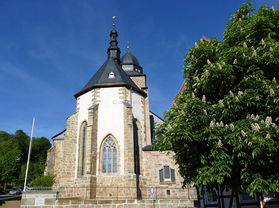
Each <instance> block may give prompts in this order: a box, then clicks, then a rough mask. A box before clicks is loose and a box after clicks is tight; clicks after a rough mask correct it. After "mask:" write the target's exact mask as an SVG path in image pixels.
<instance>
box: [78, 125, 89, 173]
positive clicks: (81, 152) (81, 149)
mask: <svg viewBox="0 0 279 208" xmlns="http://www.w3.org/2000/svg"><path fill="white" fill-rule="evenodd" d="M86 127H87V123H86V122H83V123H82V124H81V126H80V133H79V150H78V151H79V155H78V157H79V158H78V175H79V176H82V175H84V172H85V171H84V169H85V143H86Z"/></svg>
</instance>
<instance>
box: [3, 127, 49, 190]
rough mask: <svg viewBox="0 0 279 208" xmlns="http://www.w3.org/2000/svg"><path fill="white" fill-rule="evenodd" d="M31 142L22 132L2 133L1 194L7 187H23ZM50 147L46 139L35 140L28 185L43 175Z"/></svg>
mask: <svg viewBox="0 0 279 208" xmlns="http://www.w3.org/2000/svg"><path fill="white" fill-rule="evenodd" d="M29 142H30V138H29V137H28V136H27V135H26V134H25V133H24V132H23V131H22V130H17V131H16V132H15V134H9V133H7V132H4V131H0V192H2V191H5V189H6V186H10V187H12V186H22V185H23V183H24V177H25V171H26V162H27V156H28V148H29ZM50 146H51V145H50V142H49V140H48V139H47V138H45V137H41V138H33V142H32V152H31V158H30V166H29V174H28V183H30V182H32V181H33V180H34V179H35V178H37V177H41V176H42V175H43V173H44V169H45V161H46V156H47V151H48V149H49V148H50Z"/></svg>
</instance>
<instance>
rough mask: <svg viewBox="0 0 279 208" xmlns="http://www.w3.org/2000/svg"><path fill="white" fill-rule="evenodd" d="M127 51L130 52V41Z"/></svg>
mask: <svg viewBox="0 0 279 208" xmlns="http://www.w3.org/2000/svg"><path fill="white" fill-rule="evenodd" d="M127 51H128V52H130V41H127Z"/></svg>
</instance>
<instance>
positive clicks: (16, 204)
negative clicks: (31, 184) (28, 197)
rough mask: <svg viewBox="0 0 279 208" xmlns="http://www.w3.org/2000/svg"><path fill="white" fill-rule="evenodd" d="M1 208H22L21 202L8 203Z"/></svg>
mask: <svg viewBox="0 0 279 208" xmlns="http://www.w3.org/2000/svg"><path fill="white" fill-rule="evenodd" d="M0 207H1V208H20V201H19V200H17V201H6V202H5V204H2V205H0Z"/></svg>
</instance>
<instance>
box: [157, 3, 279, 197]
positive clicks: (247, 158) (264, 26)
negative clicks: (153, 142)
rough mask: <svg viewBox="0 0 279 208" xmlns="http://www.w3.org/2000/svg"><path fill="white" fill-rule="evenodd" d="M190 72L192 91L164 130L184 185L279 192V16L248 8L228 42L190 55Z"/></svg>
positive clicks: (204, 45)
mask: <svg viewBox="0 0 279 208" xmlns="http://www.w3.org/2000/svg"><path fill="white" fill-rule="evenodd" d="M184 72H185V75H186V82H185V87H184V91H183V92H181V93H180V94H179V95H178V96H177V97H176V98H175V101H174V103H173V105H172V106H171V108H170V109H169V111H167V112H166V113H165V118H166V120H165V121H164V123H163V124H162V125H161V126H159V127H158V129H157V133H158V141H157V145H158V147H159V148H160V149H161V150H163V149H170V150H172V151H173V152H174V153H175V160H176V162H177V164H178V165H179V169H180V173H181V175H182V176H183V177H184V185H186V184H189V183H191V184H194V185H195V186H196V187H203V186H207V188H209V189H210V188H213V187H220V188H221V189H224V188H225V187H228V188H231V189H232V190H233V191H234V192H239V191H243V190H246V191H250V192H251V194H253V195H254V194H257V193H262V192H265V193H270V192H273V191H275V192H279V172H278V170H279V128H278V124H279V85H278V83H277V80H278V79H279V11H275V10H274V9H273V8H271V9H270V8H268V7H267V6H262V7H261V8H259V10H258V11H257V12H254V8H253V7H251V3H250V2H248V3H246V4H244V5H241V6H240V9H239V10H238V11H237V12H236V13H234V14H233V15H232V17H231V20H230V21H229V22H228V24H227V29H226V30H225V32H224V37H223V41H218V40H217V39H216V38H212V39H211V40H210V41H199V42H198V43H196V44H195V47H193V48H191V49H190V50H189V52H188V54H187V55H186V56H185V71H184Z"/></svg>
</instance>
